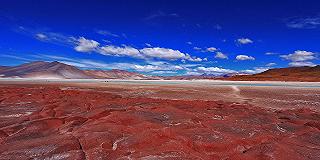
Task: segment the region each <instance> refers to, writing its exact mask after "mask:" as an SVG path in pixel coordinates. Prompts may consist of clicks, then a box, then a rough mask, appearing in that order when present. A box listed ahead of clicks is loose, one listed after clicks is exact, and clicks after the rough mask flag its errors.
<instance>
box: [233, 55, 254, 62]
mask: <svg viewBox="0 0 320 160" xmlns="http://www.w3.org/2000/svg"><path fill="white" fill-rule="evenodd" d="M236 59H237V60H238V61H245V60H255V58H254V57H252V56H247V55H237V57H236Z"/></svg>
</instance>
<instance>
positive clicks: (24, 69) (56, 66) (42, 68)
mask: <svg viewBox="0 0 320 160" xmlns="http://www.w3.org/2000/svg"><path fill="white" fill-rule="evenodd" d="M0 75H2V77H19V78H58V79H66V78H74V79H77V78H80V79H81V78H90V77H89V76H88V75H86V73H85V72H84V71H82V70H80V69H78V68H76V67H74V66H70V65H66V64H63V63H60V62H42V61H36V62H31V63H26V64H22V65H19V66H15V67H4V68H3V69H0Z"/></svg>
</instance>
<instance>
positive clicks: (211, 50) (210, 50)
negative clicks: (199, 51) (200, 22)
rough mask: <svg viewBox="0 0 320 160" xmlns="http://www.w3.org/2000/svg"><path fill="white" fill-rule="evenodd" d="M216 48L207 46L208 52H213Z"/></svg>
mask: <svg viewBox="0 0 320 160" xmlns="http://www.w3.org/2000/svg"><path fill="white" fill-rule="evenodd" d="M217 50H218V49H217V48H215V47H209V48H207V51H208V52H215V51H217Z"/></svg>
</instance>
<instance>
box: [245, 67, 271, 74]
mask: <svg viewBox="0 0 320 160" xmlns="http://www.w3.org/2000/svg"><path fill="white" fill-rule="evenodd" d="M268 69H270V68H268V67H254V68H253V69H247V70H241V71H240V72H241V73H245V74H257V73H261V72H264V71H266V70H268Z"/></svg>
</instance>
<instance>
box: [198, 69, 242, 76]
mask: <svg viewBox="0 0 320 160" xmlns="http://www.w3.org/2000/svg"><path fill="white" fill-rule="evenodd" d="M194 71H196V72H198V73H205V74H212V75H223V74H228V73H236V72H237V71H235V70H231V69H224V68H219V67H197V68H196V69H195V70H194Z"/></svg>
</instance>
